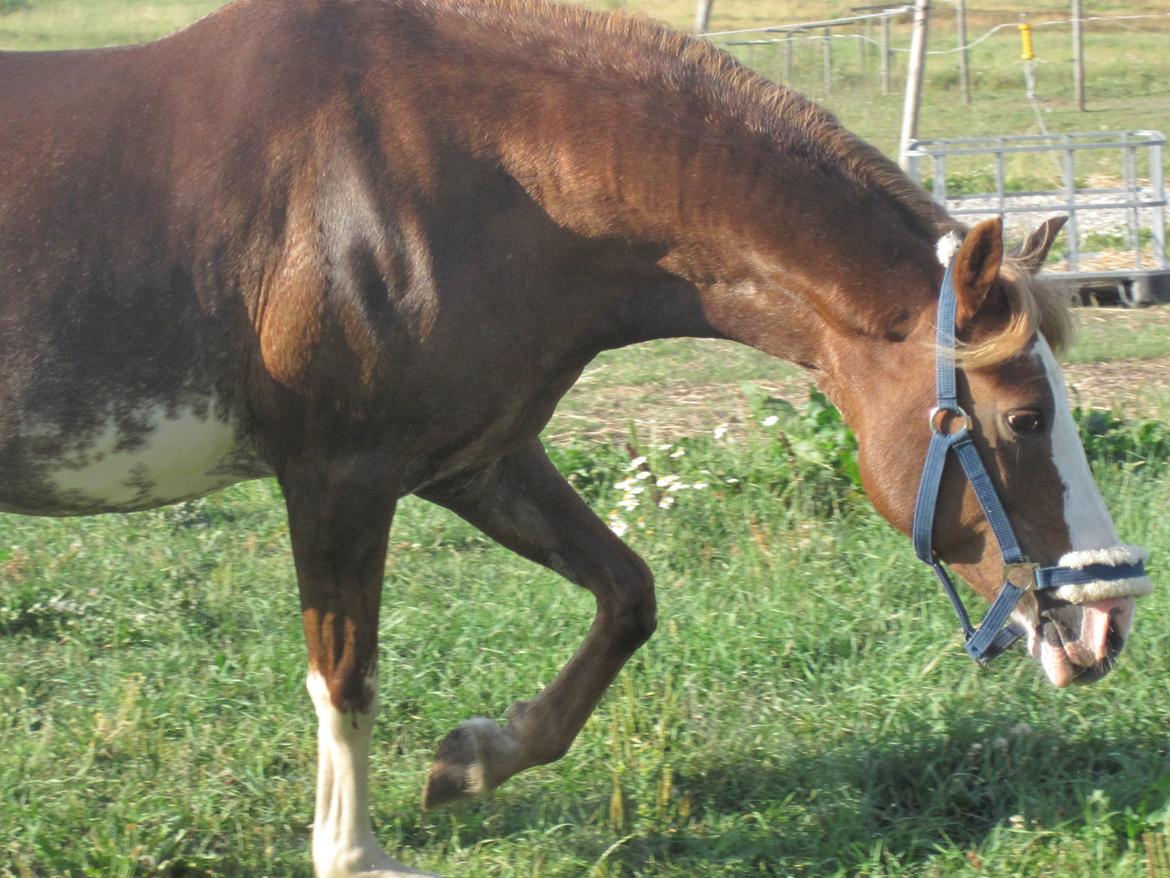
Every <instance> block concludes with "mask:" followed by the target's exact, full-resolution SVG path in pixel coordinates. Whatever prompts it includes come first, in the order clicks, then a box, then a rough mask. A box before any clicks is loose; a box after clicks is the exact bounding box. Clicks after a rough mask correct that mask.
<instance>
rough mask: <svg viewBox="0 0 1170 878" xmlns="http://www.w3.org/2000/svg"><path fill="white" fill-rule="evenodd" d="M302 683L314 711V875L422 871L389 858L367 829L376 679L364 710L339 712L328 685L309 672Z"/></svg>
mask: <svg viewBox="0 0 1170 878" xmlns="http://www.w3.org/2000/svg"><path fill="white" fill-rule="evenodd" d="M305 685H306V687H307V688H308V690H309V696H310V697H311V698H312V699H313V708H314V709H315V710H316V712H317V810H316V814H315V815H314V817H313V873H314V874H315V875H316V876H317V878H356V876H366V878H401V876H409V875H414V876H418V875H426V874H427V873H425V872H417V871H415V870H414V869H409V868H407V867H406V866H403V865H402V864H401V863H399V862H396V861H395V860H392V859H391V858H390V856H389V855H388V854H387V853H386V852H385V851H384V850H383V849H382V846H381V845H379V844H378V840H377V839H376V838H374V833H373V831H372V830H371V829H370V795H369V760H370V734H371V732H372V731H373V728H374V714H375V712H376V709H377V698H376V693H377V685H376V678H374V679H371V680H369V681H368V682H367V685H368V687H369V691H370V692H371V693H372V697H371V699H370V704H369V710H368V712H359V711H349V712H346V713H343V712H341V711H339V710H338V709H337V708H336V707H334V706H333V702H332V701H331V700H330V698H329V687H328V686H327V685H326V684H325V681H324V680H323V679H322V678H321V676H320V675H319V674H317V673H315V672H310V673H309V676H308V679H307V680H306V681H305Z"/></svg>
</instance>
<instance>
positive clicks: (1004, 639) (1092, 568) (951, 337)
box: [913, 258, 1145, 665]
mask: <svg viewBox="0 0 1170 878" xmlns="http://www.w3.org/2000/svg"><path fill="white" fill-rule="evenodd" d="M954 268H955V260H954V259H953V258H952V259H951V262H950V265H948V266H947V271H946V274H945V275H944V277H943V283H942V290H941V291H940V292H939V299H938V328H937V345H938V358H937V361H936V379H937V396H938V403H937V405H936V406H935V407H934V408H933V409H931V411H930V428H931V437H930V447H929V448H928V449H927V452H926V463H925V464H924V465H923V468H922V481H921V482H920V483H919V485H918V502H917V505H916V506H915V508H914V529H913V539H914V551H915V553H916V554H917V555H918V558H919V559H920V560H922V561H924V562H926V563H927V564H929V565H930V566H931V567H932V568H933V569H934V572H935V575H936V576H937V577H938V580H939V582H940V583H941V584H942V588H943V591H944V592H945V593H946V596H947V598H948V599H949V600H950V602H951V605H952V606H953V607H954V608H955V613H956V614H957V615H958V617H959V624H960V625H962V627H963V638H964V640H965V641H966V650H967V654H968V655H969V656H971V658H973V659H974V660H975V661H976V662H978V663H979V664H980V665H985V664H987V663H988V662H989V661H991V660H992V659H993V658H995V657H996V656H997V655H999V654H1000V653H1002V652H1003V651H1004V650H1006V649H1007V648H1008V647H1009V646H1011V645H1012V644H1013V643H1015V642H1016V640H1018V639H1019V638H1020V637H1022V636H1023V634H1024V631H1023V629H1022V628H1021V627H1020V626H1019V625H1017V624H1015V623H1013V622H1011V621H1010V619H1011V614H1012V610H1014V609H1015V606H1016V604H1017V603H1019V600H1020V598H1021V597H1023V596H1024V594H1025V593H1027V592H1029V591H1040V590H1044V589H1051V588H1059V587H1061V586H1065V585H1087V584H1088V583H1090V582H1101V581H1105V582H1111V581H1115V580H1119V579H1129V578H1132V577H1138V576H1143V575H1144V574H1145V568H1144V566H1143V564H1142V562H1141V561H1138V562H1136V563H1132V564H1117V565H1110V564H1092V565H1089V566H1087V567H1084V568H1083V569H1082V568H1072V567H1041V566H1040V565H1039V564H1033V563H1032V562H1031V561H1030V560H1028V558H1027V556H1025V555H1024V553H1023V551H1021V549H1020V544H1019V542H1018V541H1017V540H1016V535H1015V532H1014V531H1013V530H1012V526H1011V523H1010V522H1009V521H1008V517H1007V512H1005V511H1004V508H1003V504H1002V503H1001V502H1000V500H999V495H998V494H996V493H995V486H994V485H993V484H992V481H991V477H990V476H989V475H988V473H987V469H986V468H985V467H984V466H983V461H982V460H981V459H980V458H979V451H978V450H977V449H976V448H975V442H974V438H973V437H972V435H971V418H970V417H969V416H968V415H967V413H966V412H965V411H963V409H962V407H961V406H960V405H959V396H958V390H957V387H956V381H955V356H954V354H955V312H956V308H957V300H956V294H955V281H954ZM956 423H957V425H958V429H956V430H955V431H954V432H946V430H947V427H948V426H953V425H955V424H956ZM951 451H954V452H955V456H956V457H957V458H958V459H959V463H960V465H961V466H962V467H963V472H964V473H966V475H967V480H968V481H969V482H970V483H971V487H972V489H973V490H974V491H975V498H976V499H977V500H978V501H979V505H980V506H981V507H982V508H983V514H984V515H985V516H986V517H987V522H988V524H989V525H991V530H992V532H993V533H994V534H995V539H996V541H997V542H998V543H999V551H1000V554H1001V555H1002V556H1003V580H1004V582H1003V588H1002V589H1001V590H1000V592H999V595H998V596H997V597H996V599H995V601H994V602H993V603H992V605H991V609H990V610H988V611H987V615H986V616H985V617H984V618H983V622H982V623H981V624H980V626H979V627H978V628H975V627H974V626H973V625H972V624H971V617H970V616H968V615H967V609H966V607H964V606H963V601H962V599H961V598H960V597H959V593H958V592H957V591H956V590H955V585H954V583H953V582H952V581H951V578H950V576H948V575H947V572H946V570H945V569H944V568H943V565H942V561H941V560H940V559H939V557H938V556H937V555H936V554H935V552H934V548H933V539H932V533H933V530H934V515H935V508H936V506H937V505H938V492H939V487H940V485H941V483H942V474H943V469H944V468H945V467H946V463H947V456H948V454H949V453H950V452H951Z"/></svg>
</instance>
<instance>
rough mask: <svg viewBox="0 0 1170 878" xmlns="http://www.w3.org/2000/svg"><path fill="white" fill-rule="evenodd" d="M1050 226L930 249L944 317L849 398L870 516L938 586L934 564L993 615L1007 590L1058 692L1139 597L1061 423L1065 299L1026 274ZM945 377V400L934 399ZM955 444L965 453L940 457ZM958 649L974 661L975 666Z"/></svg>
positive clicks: (1068, 424)
mask: <svg viewBox="0 0 1170 878" xmlns="http://www.w3.org/2000/svg"><path fill="white" fill-rule="evenodd" d="M1063 224H1064V220H1063V219H1056V220H1050V221H1048V222H1046V223H1045V224H1043V225H1042V226H1041V227H1040V228H1039V229H1037V230H1036V232H1034V233H1033V234H1032V235H1031V236H1030V238H1029V239H1028V240H1027V241H1026V242H1025V244H1024V246H1023V247H1022V248H1021V250H1020V251H1019V252H1017V253H1016V254H1013V255H1005V253H1004V248H1003V243H1002V240H1003V237H1002V232H1003V229H1002V223H1001V221H1000V220H998V219H995V220H989V221H987V222H984V223H981V224H979V225H977V226H976V227H974V228H973V229H971V230H970V231H969V232H967V233H966V234H965V235H962V236H960V235H959V234H958V233H952V234H951V235H948V236H947V237H946V238H944V239H943V240H942V241H940V245H939V261H940V263H942V267H940V268H939V272H938V273H939V274H940V275H942V274H943V268H945V267H947V266H949V267H950V269H949V271H947V272H946V276H945V277H944V279H943V280H942V281H940V284H941V285H942V287H943V289H946V288H947V285H948V284H949V285H950V289H951V293H950V295H951V296H952V297H953V304H952V305H951V307H952V309H953V316H950V315H949V316H948V317H946V318H943V317H942V314H943V310H942V309H941V308H939V309H938V310H937V311H936V309H935V307H929V308H926V309H925V310H924V311H923V312H922V314H921V315H919V316H918V318H917V321H916V323H915V324H914V326H913V328H912V329H911V330H910V331H908V332H907V334H906V337H905V339H904V340H901V343H899V344H897V345H891V346H886V347H885V359H886V362H885V363H883V365H882V367H881V368H880V369H876V370H875V374H873V375H872V376H866V377H865V378H862V379H861V380H860V381H859V386H858V391H857V392H853V393H850V394H848V396H849V399H850V401H851V404H852V406H853V407H854V408H855V409H856V411H855V412H854V413H853V417H852V418H851V420H852V422H853V423H854V424H855V429H857V432H858V436H859V440H860V447H861V470H862V477H863V479H864V481H865V483H866V487H867V490H868V491H869V493H870V496H871V498H872V499H873V501H874V504H875V506H876V507H877V508H878V510H879V511H880V512H882V514H883V515H884V516H885V517H886V518H887V519H889V520H890V521H891V522H892V523H893V524H894V525H895V526H896V527H898V528H899V529H901V530H903V531H904V532H906V533H907V534H910V535H912V536H913V537H914V539H915V541H916V544H917V546H918V548H919V550H920V551H919V555H920V557H922V558H923V560H926V561H928V562H930V563H933V564H934V565H935V567H936V570H938V571H940V578H942V579H943V580H944V587H949V586H948V583H947V581H946V576H945V573H944V572H942V566H941V563H940V562H946V563H947V564H948V565H950V566H951V567H953V568H954V569H955V570H956V571H957V572H958V573H959V574H960V575H961V576H962V578H963V579H965V580H966V581H967V582H968V583H969V584H970V585H971V587H972V588H973V589H974V590H975V591H976V592H977V593H979V594H980V595H981V596H982V597H984V598H985V599H987V600H988V601H989V602H991V603H992V604H993V613H994V608H995V607H996V606H998V604H997V603H996V602H997V601H999V602H1001V603H1002V602H1003V601H1004V600H1005V598H1004V597H1003V595H1004V593H1005V592H1010V596H1011V601H1009V602H1008V604H1007V605H1005V607H1004V609H1003V610H1002V615H1003V616H1004V617H1005V622H1006V618H1007V615H1008V613H1009V611H1010V615H1011V619H1012V620H1013V624H1014V626H1015V628H1016V630H1017V632H1018V633H1022V634H1026V636H1027V648H1028V651H1029V652H1030V653H1031V654H1032V655H1033V656H1034V657H1035V658H1036V659H1038V660H1039V662H1040V663H1041V665H1042V666H1043V668H1044V670H1045V672H1046V673H1047V675H1048V678H1049V680H1050V681H1051V682H1052V683H1053V684H1054V685H1056V686H1066V685H1068V684H1069V683H1071V682H1074V681H1076V682H1091V681H1094V680H1097V679H1099V678H1101V677H1102V676H1104V675H1105V674H1106V673H1108V671H1109V669H1110V668H1111V667H1112V666H1113V663H1114V661H1115V660H1116V657H1117V655H1118V653H1119V651H1120V650H1121V647H1122V645H1123V643H1124V642H1125V638H1126V635H1127V634H1128V632H1129V630H1130V627H1131V625H1132V622H1133V609H1134V598H1135V597H1136V596H1139V595H1142V594H1146V593H1148V592H1149V591H1150V588H1151V586H1150V582H1149V580H1148V579H1147V578H1146V576H1145V573H1144V569H1143V567H1142V564H1141V562H1142V561H1143V560H1144V557H1145V553H1144V551H1143V550H1141V549H1139V548H1137V547H1134V546H1128V545H1124V544H1122V543H1121V541H1120V540H1119V538H1118V535H1117V532H1116V529H1115V528H1114V525H1113V521H1112V519H1111V517H1110V515H1109V512H1108V511H1107V509H1106V508H1105V504H1104V502H1103V500H1102V498H1101V494H1100V492H1099V491H1098V489H1097V486H1096V484H1095V482H1094V479H1093V475H1092V472H1091V471H1090V468H1089V464H1088V461H1087V460H1086V458H1085V453H1084V450H1083V448H1082V446H1081V442H1080V439H1079V436H1078V432H1077V428H1076V425H1075V423H1074V420H1073V415H1072V410H1071V408H1070V405H1069V400H1068V396H1067V393H1066V390H1065V384H1064V379H1063V377H1062V376H1061V372H1060V368H1059V366H1058V365H1057V361H1056V358H1055V355H1054V352H1053V351H1054V349H1057V350H1059V349H1060V347H1061V346H1062V345H1063V344H1064V343H1065V342H1066V340H1067V338H1068V336H1069V316H1068V313H1067V307H1066V304H1065V303H1063V302H1061V301H1060V300H1059V298H1058V297H1057V296H1056V294H1055V293H1054V291H1052V290H1050V289H1048V288H1045V287H1044V286H1043V285H1041V284H1039V283H1037V282H1036V281H1035V279H1034V275H1035V274H1036V272H1037V271H1038V269H1039V267H1040V265H1041V264H1042V263H1043V262H1044V259H1045V257H1046V256H1047V253H1048V251H1049V248H1050V247H1051V245H1052V242H1053V239H1054V238H1055V236H1056V234H1057V233H1058V232H1059V231H1060V228H1061V227H1062V226H1063ZM941 295H944V294H940V295H936V296H934V301H933V302H932V305H933V304H935V303H939V302H941V297H940V296H941ZM952 326H953V328H951V327H952ZM940 327H941V329H940ZM940 364H941V365H940ZM947 374H949V375H952V376H954V377H953V381H954V391H953V395H952V396H953V400H954V401H953V402H950V403H947V402H944V401H942V400H944V399H945V398H946V394H947V391H945V390H944V389H943V387H942V385H944V384H946V383H947V381H948V380H951V379H947V378H946V377H945V376H946V375H947ZM936 434H937V436H938V438H937V439H935V438H934V437H935V436H936ZM960 436H961V437H962V439H963V443H964V444H966V445H968V446H969V448H968V449H967V457H966V459H961V455H959V454H958V453H956V454H949V453H948V452H949V451H950V450H951V448H950V446H951V445H953V444H954V441H953V440H954V439H955V438H957V437H960ZM935 445H938V446H940V448H941V450H939V449H935V448H934V446H935ZM936 454H937V455H938V460H937V461H936V463H937V464H938V469H939V471H940V472H941V475H936V476H935V479H934V481H935V487H934V488H933V490H934V491H935V493H936V495H937V496H936V497H933V498H931V497H927V498H926V500H924V499H923V498H924V495H929V494H930V493H931V489H929V488H928V485H927V483H928V482H929V481H930V476H929V475H924V474H923V468H924V465H926V469H927V470H929V469H930V466H929V465H927V464H926V461H927V460H928V458H929V457H931V456H933V455H936ZM956 458H960V459H956ZM944 461H945V463H944ZM973 470H974V471H973ZM979 470H982V473H983V474H982V475H980V474H979V472H978V471H979ZM979 482H983V483H984V485H983V487H981V488H978V489H977V488H976V487H975V484H976V483H979ZM989 495H991V496H989ZM924 503H926V504H927V505H926V506H925V509H926V512H923V508H924V506H923V504H924ZM916 519H917V520H916ZM993 522H998V523H994V524H993ZM1005 522H1006V523H1005ZM1013 541H1014V542H1015V543H1017V544H1018V546H1016V547H1010V544H1012V543H1013ZM1037 571H1038V572H1039V576H1038V575H1037ZM1054 571H1055V572H1054ZM955 600H956V601H957V598H955ZM958 609H959V612H960V619H963V618H964V611H963V610H962V609H961V606H960V607H958ZM989 618H990V616H989ZM964 625H965V627H967V628H968V634H970V633H971V630H970V626H967V625H966V623H964ZM1009 633H1010V632H1009ZM993 634H995V632H994V631H992V632H990V633H989V634H988V637H990V636H991V635H993ZM1010 639H1011V638H1010V637H1008V638H1007V639H1006V640H1007V641H1010ZM1005 642H1006V641H1005ZM968 644H969V645H968V651H969V652H971V653H972V655H973V657H975V658H977V659H980V660H982V659H983V658H984V657H985V656H984V655H982V654H979V651H977V650H972V648H971V645H970V644H971V640H970V639H969V641H968ZM991 655H994V651H993V652H991V653H990V654H989V655H988V656H986V657H990V656H991Z"/></svg>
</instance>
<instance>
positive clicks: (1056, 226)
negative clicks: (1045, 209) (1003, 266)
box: [1012, 216, 1068, 274]
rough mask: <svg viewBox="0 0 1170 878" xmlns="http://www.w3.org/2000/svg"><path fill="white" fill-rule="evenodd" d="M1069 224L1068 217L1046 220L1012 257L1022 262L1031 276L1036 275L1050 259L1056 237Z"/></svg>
mask: <svg viewBox="0 0 1170 878" xmlns="http://www.w3.org/2000/svg"><path fill="white" fill-rule="evenodd" d="M1067 222H1068V217H1067V216H1054V217H1053V218H1052V219H1048V220H1045V221H1044V222H1042V223H1041V224H1040V227H1039V228H1037V229H1036V231H1034V232H1032V234H1030V235H1028V237H1027V240H1025V241H1024V243H1022V244H1020V246H1019V247H1017V248H1016V249H1015V250H1014V251H1012V256H1013V257H1015V258H1016V259H1018V260H1019V261H1020V264H1021V265H1022V266H1023V267H1024V268H1026V269H1027V270H1028V273H1029V274H1036V272H1038V271H1039V270H1040V269H1041V268H1042V267H1043V265H1044V260H1046V259H1047V258H1048V251H1049V250H1051V249H1052V242H1053V241H1055V240H1056V236H1057V235H1059V234H1060V230H1061V229H1063V228H1064V224H1065V223H1067Z"/></svg>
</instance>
